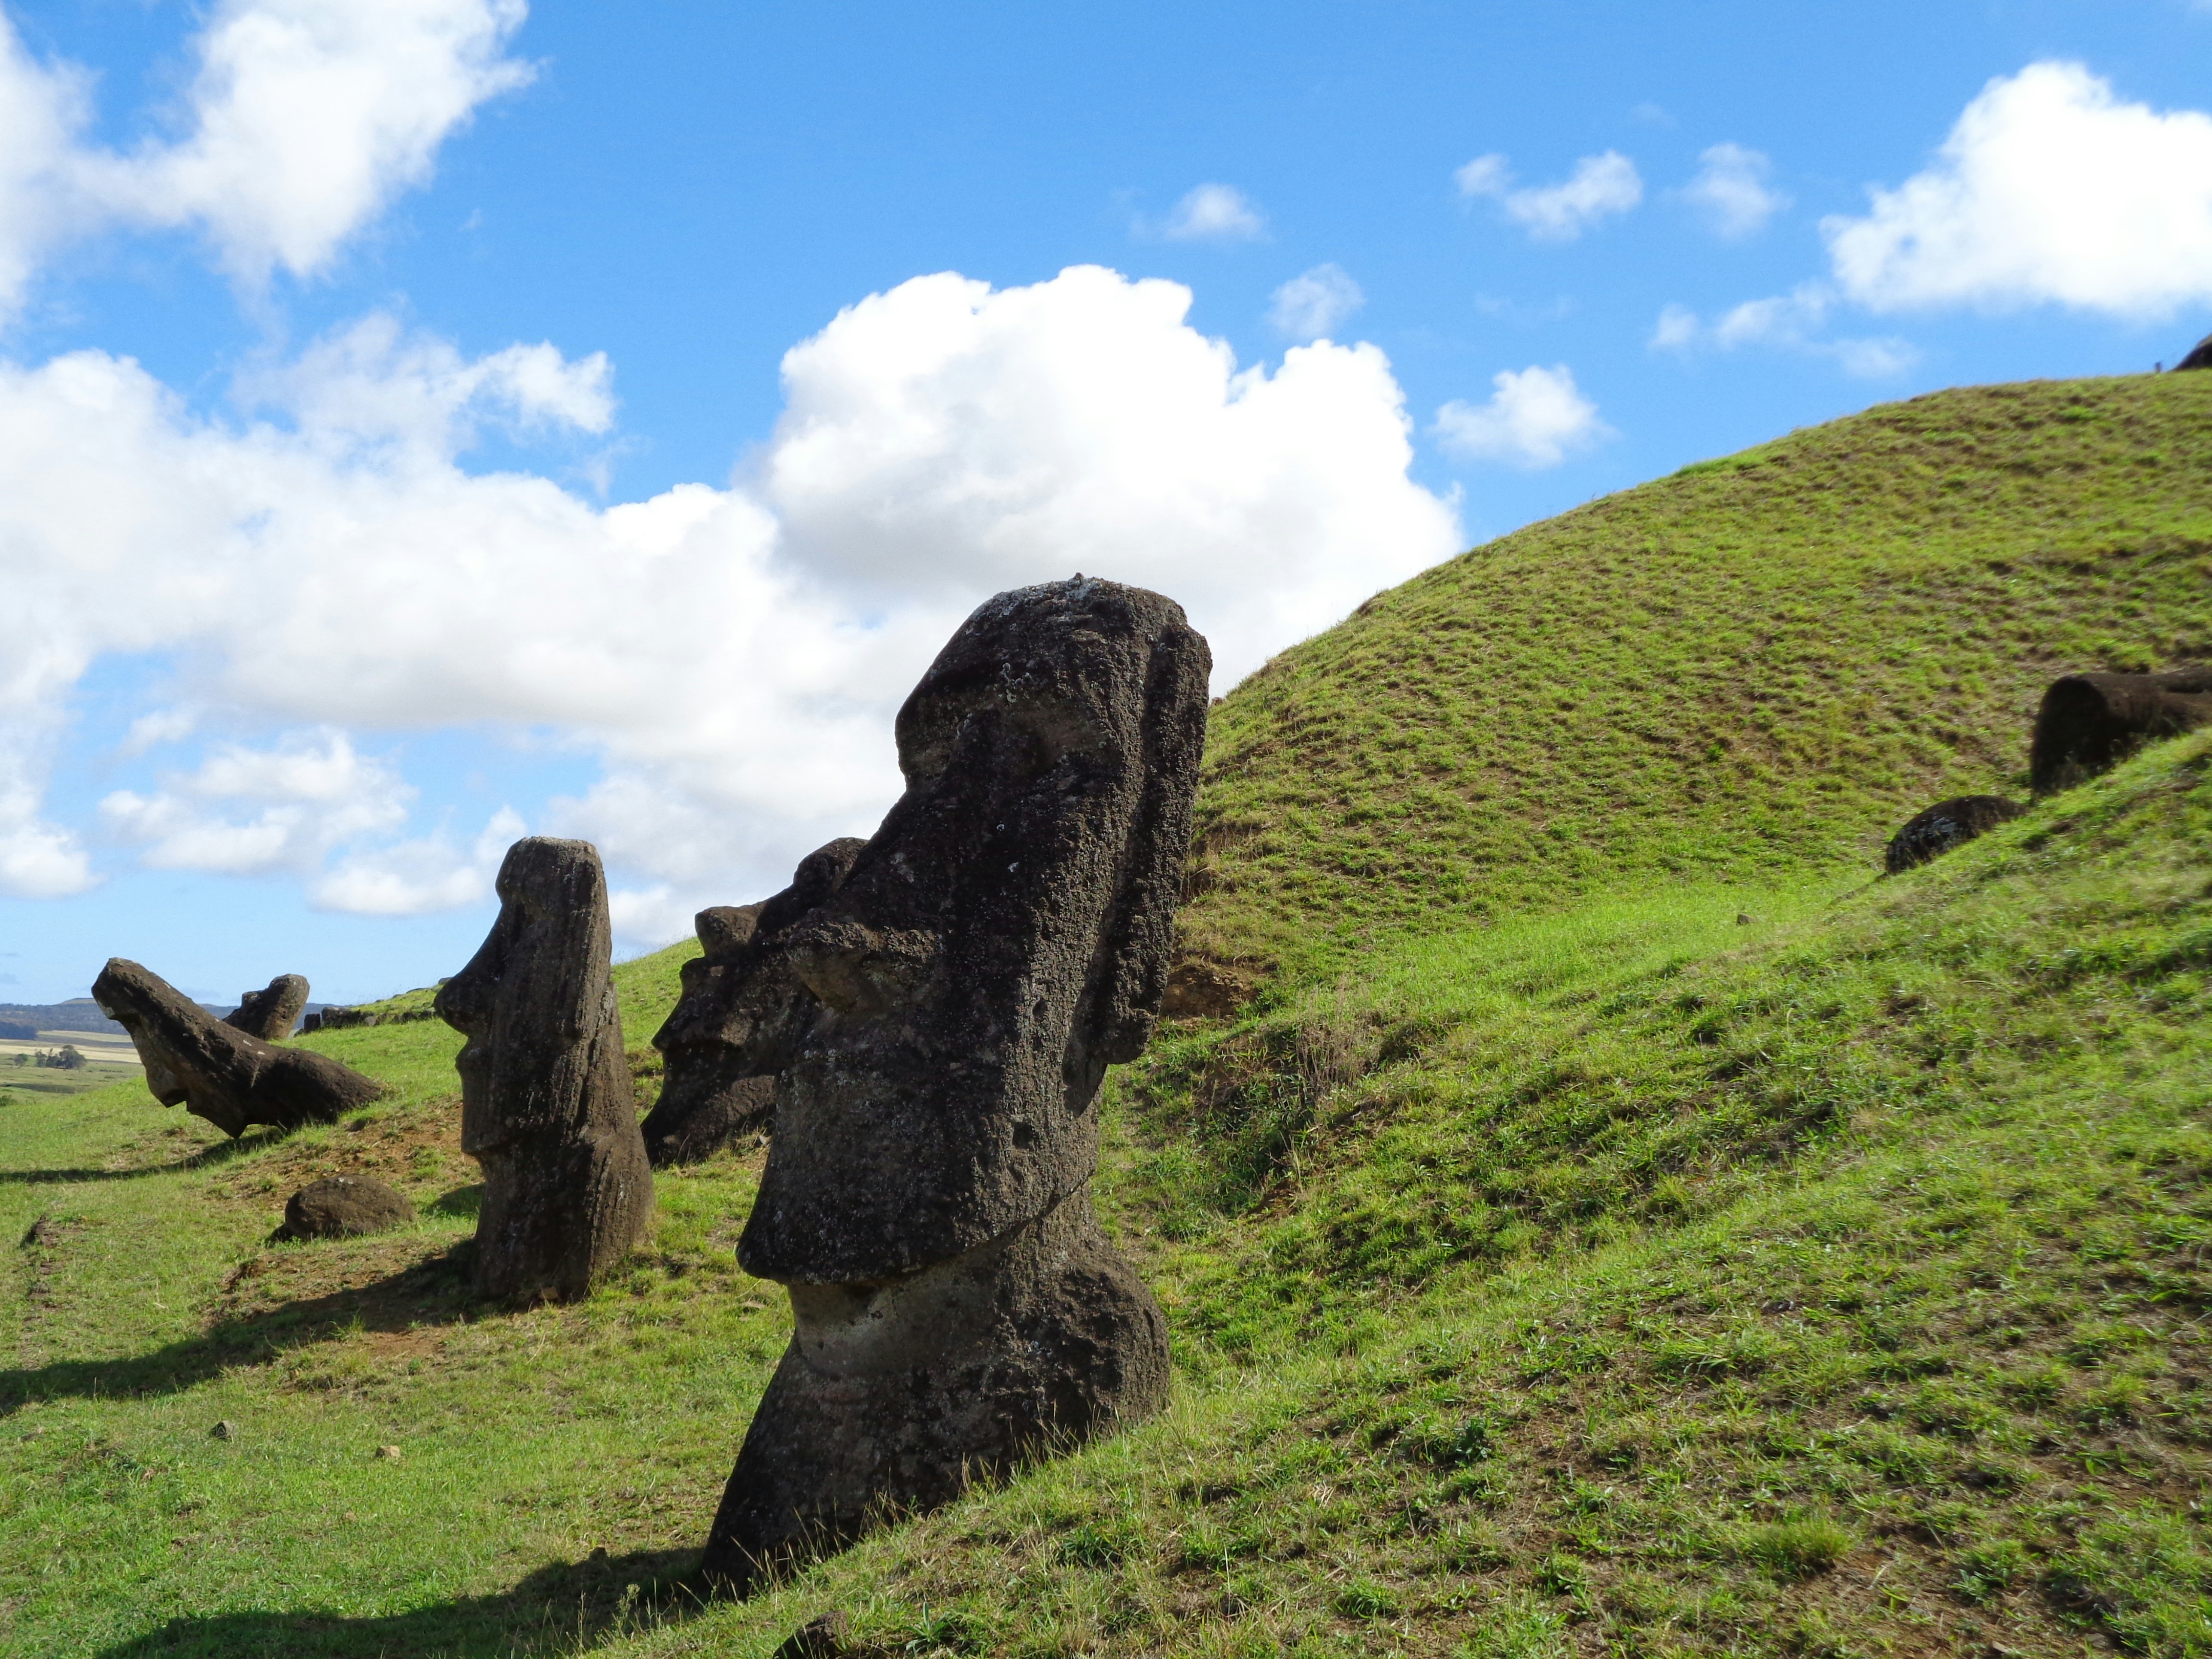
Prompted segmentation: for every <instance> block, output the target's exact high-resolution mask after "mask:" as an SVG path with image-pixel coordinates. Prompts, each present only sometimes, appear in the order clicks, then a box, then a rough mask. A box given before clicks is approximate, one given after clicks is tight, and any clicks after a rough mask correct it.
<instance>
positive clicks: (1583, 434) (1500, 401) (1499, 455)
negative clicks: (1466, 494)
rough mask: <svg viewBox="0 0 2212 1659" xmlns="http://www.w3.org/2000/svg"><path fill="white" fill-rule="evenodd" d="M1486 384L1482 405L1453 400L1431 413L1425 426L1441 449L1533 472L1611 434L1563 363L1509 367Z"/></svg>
mask: <svg viewBox="0 0 2212 1659" xmlns="http://www.w3.org/2000/svg"><path fill="white" fill-rule="evenodd" d="M1491 385H1492V387H1493V388H1494V389H1493V390H1492V392H1491V394H1490V398H1489V400H1488V401H1487V402H1486V403H1481V404H1470V403H1466V402H1463V401H1461V400H1459V399H1456V398H1455V399H1454V400H1453V401H1452V402H1450V403H1448V404H1445V405H1444V406H1443V408H1442V409H1439V410H1437V419H1436V424H1435V426H1434V427H1433V428H1431V430H1432V431H1433V432H1434V434H1435V435H1436V440H1437V443H1438V444H1439V445H1440V446H1441V447H1443V448H1444V449H1445V450H1446V451H1448V452H1449V453H1452V454H1455V455H1459V456H1463V457H1465V458H1466V459H1469V460H1480V461H1502V462H1504V464H1505V465H1508V466H1516V467H1519V468H1521V469H1522V470H1523V471H1536V470H1538V469H1540V468H1543V467H1547V466H1557V465H1559V463H1560V462H1562V461H1564V460H1565V459H1567V457H1568V455H1569V454H1571V453H1573V452H1574V451H1577V450H1579V449H1586V448H1588V447H1589V446H1591V445H1592V444H1595V443H1597V442H1600V441H1602V440H1604V439H1606V438H1609V437H1611V436H1613V429H1612V428H1610V427H1608V426H1607V425H1606V423H1605V422H1603V421H1601V420H1600V419H1599V418H1598V413H1597V405H1596V404H1594V403H1592V402H1591V401H1590V400H1589V398H1586V397H1584V396H1583V394H1582V392H1581V391H1580V390H1579V389H1578V388H1577V386H1576V385H1575V377H1574V374H1573V372H1572V371H1571V369H1569V368H1568V367H1567V366H1566V365H1565V363H1555V364H1553V366H1552V367H1551V368H1542V367H1541V366H1538V365H1533V364H1532V365H1531V366H1530V367H1528V368H1523V369H1510V368H1509V369H1506V370H1504V371H1503V372H1502V373H1500V374H1497V375H1496V376H1494V377H1492V381H1491Z"/></svg>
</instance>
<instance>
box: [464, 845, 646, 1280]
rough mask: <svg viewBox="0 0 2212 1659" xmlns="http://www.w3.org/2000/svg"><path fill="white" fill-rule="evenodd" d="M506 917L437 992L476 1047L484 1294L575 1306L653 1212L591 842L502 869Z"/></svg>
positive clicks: (471, 1102)
mask: <svg viewBox="0 0 2212 1659" xmlns="http://www.w3.org/2000/svg"><path fill="white" fill-rule="evenodd" d="M498 892H499V900H500V909H499V915H498V917H497V919H496V920H495V921H493V923H492V927H491V932H490V933H489V935H488V936H487V937H486V938H485V939H484V942H483V947H482V948H481V949H480V950H478V951H477V953H476V955H475V957H472V958H471V960H470V962H469V965H468V966H467V967H465V968H464V969H462V970H461V971H460V972H459V974H457V975H454V976H453V978H452V979H450V980H448V981H447V982H446V983H445V985H444V986H443V987H441V988H440V990H439V992H438V996H437V1002H436V1007H437V1011H438V1017H439V1018H441V1019H443V1020H444V1021H445V1022H446V1023H447V1024H448V1025H451V1026H452V1027H453V1029H454V1030H458V1031H460V1032H462V1033H464V1034H465V1035H466V1036H467V1037H468V1039H469V1040H468V1042H466V1043H465V1044H464V1045H463V1046H462V1048H461V1052H460V1054H459V1055H458V1056H456V1057H455V1059H454V1061H453V1065H454V1068H455V1069H456V1070H457V1071H459V1073H460V1076H461V1150H462V1151H464V1152H467V1153H468V1154H469V1155H470V1156H471V1157H472V1158H475V1159H476V1160H477V1163H478V1164H480V1165H482V1166H483V1173H484V1194H483V1209H482V1211H481V1212H480V1213H479V1215H478V1218H477V1243H476V1255H475V1261H474V1265H473V1267H472V1269H471V1272H472V1274H473V1277H474V1280H475V1285H476V1289H477V1294H479V1295H481V1296H486V1297H516V1298H521V1299H525V1300H531V1299H538V1298H546V1297H550V1298H554V1299H557V1300H562V1301H567V1300H573V1299H574V1298H575V1297H581V1296H583V1295H585V1294H586V1293H587V1292H588V1291H590V1290H591V1288H592V1285H595V1284H597V1283H598V1282H599V1280H600V1279H603V1278H604V1277H605V1275H606V1273H607V1272H608V1270H609V1269H610V1268H611V1267H613V1266H614V1265H615V1263H617V1261H621V1259H622V1258H623V1256H624V1255H627V1254H628V1253H629V1249H630V1247H631V1246H632V1245H634V1244H635V1243H636V1242H637V1240H638V1238H639V1237H641V1235H642V1234H643V1232H644V1231H645V1227H646V1224H647V1220H648V1219H649V1218H650V1216H651V1214H652V1210H653V1172H652V1170H651V1169H650V1168H649V1167H648V1166H647V1163H646V1157H645V1141H644V1139H643V1138H642V1137H641V1135H640V1134H639V1133H638V1126H637V1109H636V1104H635V1097H634V1096H633V1094H632V1092H631V1085H630V1075H629V1060H628V1058H627V1057H626V1056H625V1055H624V1054H623V1036H622V1013H621V1011H620V1009H619V1008H618V1007H617V1005H616V1001H615V989H614V981H613V979H612V977H611V975H610V973H609V965H610V963H611V943H612V940H611V931H610V929H609V927H608V924H607V887H606V878H605V875H604V874H603V873H602V872H601V870H600V868H599V854H598V853H597V852H596V851H595V850H594V849H593V848H592V846H591V844H590V843H589V842H580V841H556V840H554V839H552V838H550V837H548V836H530V837H527V838H526V839H525V840H522V841H519V842H515V844H514V845H513V847H511V848H508V849H507V858H506V860H505V861H504V862H502V863H501V866H500V871H499V882H498Z"/></svg>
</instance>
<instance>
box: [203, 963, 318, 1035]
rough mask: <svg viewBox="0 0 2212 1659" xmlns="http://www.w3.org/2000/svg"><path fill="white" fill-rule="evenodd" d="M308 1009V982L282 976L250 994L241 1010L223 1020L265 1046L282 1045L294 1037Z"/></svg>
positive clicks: (241, 1001)
mask: <svg viewBox="0 0 2212 1659" xmlns="http://www.w3.org/2000/svg"><path fill="white" fill-rule="evenodd" d="M306 1008H307V979H306V977H305V976H304V975H299V974H279V975H276V978H274V979H272V980H270V981H269V983H268V984H266V985H265V986H264V987H262V988H261V989H259V990H258V991H248V992H246V994H244V995H243V996H241V997H240V998H239V1000H238V1006H237V1007H235V1008H234V1009H232V1010H231V1011H230V1012H228V1013H227V1014H225V1015H224V1016H223V1017H222V1023H223V1024H226V1025H234V1026H236V1027H237V1028H238V1029H239V1030H241V1031H243V1032H245V1033H246V1036H257V1037H259V1038H260V1039H261V1040H262V1041H263V1042H283V1040H284V1039H285V1038H286V1037H288V1036H291V1035H292V1028H293V1027H294V1026H295V1025H297V1024H299V1023H300V1015H301V1013H302V1012H304V1011H305V1010H306Z"/></svg>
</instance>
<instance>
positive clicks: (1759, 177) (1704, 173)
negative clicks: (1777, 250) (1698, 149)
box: [1682, 143, 1790, 241]
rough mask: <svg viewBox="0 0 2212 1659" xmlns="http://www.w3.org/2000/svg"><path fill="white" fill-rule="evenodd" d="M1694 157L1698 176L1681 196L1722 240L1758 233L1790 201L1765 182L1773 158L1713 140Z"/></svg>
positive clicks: (1731, 239)
mask: <svg viewBox="0 0 2212 1659" xmlns="http://www.w3.org/2000/svg"><path fill="white" fill-rule="evenodd" d="M1698 160H1699V168H1698V176H1697V177H1696V178H1694V179H1692V180H1691V181H1690V182H1689V183H1688V184H1687V185H1685V186H1684V187H1683V190H1682V197H1683V199H1684V200H1685V201H1686V202H1688V203H1689V204H1691V205H1692V207H1694V208H1696V209H1697V210H1698V211H1699V213H1700V214H1701V215H1702V216H1704V218H1705V222H1706V223H1707V224H1708V225H1710V226H1711V228H1712V231H1713V234H1715V235H1717V236H1719V237H1720V238H1722V239H1723V240H1725V241H1741V240H1743V239H1744V238H1746V237H1747V236H1754V235H1756V234H1759V231H1760V230H1762V229H1764V228H1765V225H1766V222H1767V221H1768V220H1769V219H1771V218H1772V217H1773V216H1775V215H1776V214H1778V213H1779V212H1781V211H1782V210H1783V209H1784V208H1786V207H1788V206H1789V205H1790V197H1787V196H1786V195H1784V193H1783V192H1782V191H1778V190H1777V189H1775V188H1774V187H1773V185H1771V184H1770V183H1768V179H1770V178H1771V176H1772V174H1773V172H1774V164H1773V162H1772V161H1769V160H1768V159H1767V157H1765V155H1761V154H1760V153H1759V151H1757V150H1755V149H1745V148H1744V147H1743V146H1742V145H1741V144H1733V143H1729V144H1715V145H1714V146H1713V147H1712V148H1711V149H1708V150H1706V151H1705V153H1704V154H1703V155H1700V156H1699V158H1698Z"/></svg>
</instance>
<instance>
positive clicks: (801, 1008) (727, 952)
mask: <svg viewBox="0 0 2212 1659" xmlns="http://www.w3.org/2000/svg"><path fill="white" fill-rule="evenodd" d="M866 844H867V843H866V842H862V841H858V840H854V839H851V838H847V839H845V840H842V841H833V842H830V843H829V845H828V846H826V847H823V848H817V850H816V851H814V852H812V853H810V854H807V855H806V857H805V859H803V860H800V862H799V869H798V871H797V872H796V873H794V874H793V877H792V880H791V885H790V886H788V887H787V888H785V889H784V890H783V891H781V893H778V894H777V895H776V896H775V897H774V898H771V899H769V900H766V901H764V902H762V903H759V904H746V905H720V906H716V907H715V908H713V909H708V910H702V911H701V912H700V913H699V915H698V918H697V921H696V923H695V924H694V925H695V927H696V929H697V932H698V935H699V943H700V945H701V946H702V954H700V955H699V956H697V957H694V958H693V959H692V960H690V962H687V963H684V969H683V982H684V994H683V995H682V997H681V998H680V999H679V1000H678V1002H677V1004H676V1007H675V1009H674V1011H673V1012H671V1013H670V1015H669V1016H668V1018H667V1020H666V1021H665V1023H664V1024H662V1025H661V1028H660V1030H658V1031H656V1032H655V1033H654V1034H653V1047H654V1048H658V1049H659V1050H660V1052H661V1053H662V1054H664V1055H665V1056H666V1057H667V1066H666V1071H665V1073H664V1075H663V1079H662V1082H661V1085H660V1098H659V1100H658V1101H657V1102H655V1103H654V1104H653V1110H652V1111H651V1112H650V1113H648V1114H647V1116H646V1120H645V1126H644V1128H645V1150H646V1153H647V1156H648V1157H649V1158H652V1160H653V1165H654V1167H655V1168H660V1167H664V1166H665V1165H668V1164H696V1163H697V1162H699V1161H700V1160H701V1159H702V1158H708V1157H711V1156H712V1155H713V1154H714V1152H716V1151H717V1150H718V1149H720V1147H723V1146H727V1145H729V1144H730V1143H731V1142H732V1141H734V1140H736V1139H738V1138H739V1137H741V1136H744V1135H749V1134H752V1133H757V1132H758V1131H760V1130H763V1129H765V1128H767V1127H768V1126H769V1118H770V1116H771V1115H772V1113H773V1110H774V1108H775V1073H776V1072H777V1071H778V1070H779V1069H780V1068H781V1066H782V1064H783V1062H784V1060H785V1057H786V1056H787V1054H788V1052H789V1048H790V1042H791V1038H792V1036H793V1033H794V1031H795V1030H797V1029H798V1026H799V1023H800V1022H802V1021H803V1019H804V1018H805V1014H806V1013H807V1012H808V1011H810V1010H811V1006H812V1005H813V996H812V994H811V993H810V992H809V991H808V990H807V989H806V987H805V986H804V985H802V984H800V983H799V979H798V976H797V975H795V974H794V973H793V971H792V964H791V961H790V958H789V957H787V956H786V955H785V954H784V953H783V952H782V951H781V950H780V949H778V948H777V946H778V945H779V942H780V941H781V939H782V938H783V936H784V934H785V933H787V931H788V930H789V929H790V927H791V926H792V925H793V923H794V922H796V921H799V920H801V919H802V918H804V917H805V915H807V914H808V913H810V912H811V910H813V909H814V908H815V907H816V906H817V905H818V904H820V903H822V902H823V901H824V900H826V899H828V898H829V896H831V895H833V894H834V893H835V892H836V890H837V888H838V886H839V884H841V883H842V882H843V880H844V879H845V875H846V872H848V871H849V870H850V869H851V868H852V867H853V860H854V859H855V858H857V857H858V856H859V855H860V849H861V848H863V847H865V846H866Z"/></svg>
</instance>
